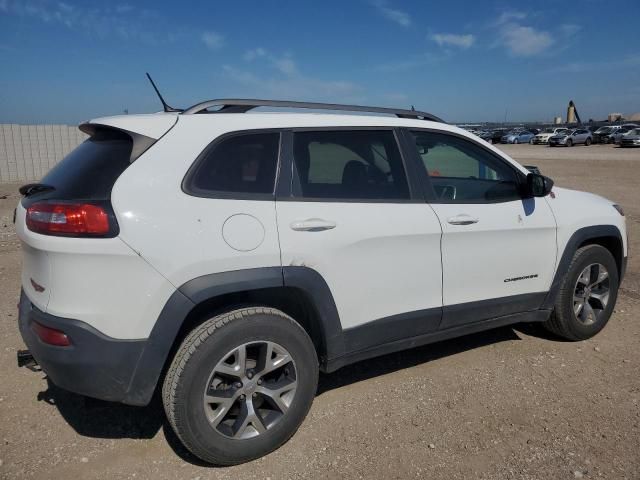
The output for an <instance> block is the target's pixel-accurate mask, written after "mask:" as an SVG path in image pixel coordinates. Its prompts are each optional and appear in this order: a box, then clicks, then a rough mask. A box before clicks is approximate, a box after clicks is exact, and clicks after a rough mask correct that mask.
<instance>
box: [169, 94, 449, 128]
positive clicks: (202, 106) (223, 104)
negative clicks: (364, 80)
mask: <svg viewBox="0 0 640 480" xmlns="http://www.w3.org/2000/svg"><path fill="white" fill-rule="evenodd" d="M211 107H220V108H219V109H217V110H214V111H208V110H207V109H208V108H211ZM257 107H278V108H308V109H312V110H336V111H343V112H368V113H386V114H390V115H395V116H396V117H399V118H416V119H421V120H431V121H433V122H441V123H445V122H444V120H442V119H441V118H438V117H436V116H435V115H432V114H430V113H427V112H420V111H418V110H403V109H397V108H382V107H365V106H362V105H342V104H338V103H314V102H294V101H289V100H258V99H248V98H223V99H217V100H207V101H206V102H201V103H198V104H196V105H193V106H192V107H189V108H187V109H185V110H184V111H183V112H182V115H191V114H194V113H245V112H248V111H249V110H252V109H254V108H257Z"/></svg>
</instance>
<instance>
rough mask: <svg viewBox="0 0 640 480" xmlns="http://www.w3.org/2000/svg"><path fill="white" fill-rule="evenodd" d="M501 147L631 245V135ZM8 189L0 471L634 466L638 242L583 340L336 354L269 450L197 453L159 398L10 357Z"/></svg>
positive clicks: (474, 470)
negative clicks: (619, 227)
mask: <svg viewBox="0 0 640 480" xmlns="http://www.w3.org/2000/svg"><path fill="white" fill-rule="evenodd" d="M504 150H506V151H507V152H508V153H509V154H511V155H512V156H513V157H514V158H516V159H518V160H519V161H520V162H521V163H523V164H533V165H538V166H539V167H540V168H541V170H542V171H543V173H545V174H547V175H549V176H551V177H552V178H554V180H555V181H556V184H557V185H559V186H566V187H569V188H575V189H579V190H588V191H592V192H595V193H599V194H601V195H604V196H606V197H608V198H610V199H612V200H615V201H617V202H618V203H620V204H621V205H623V207H624V208H625V210H626V212H627V221H628V225H629V238H630V242H631V253H632V254H633V253H634V252H637V251H638V250H639V249H640V188H639V187H638V184H640V150H624V149H619V148H614V147H611V146H600V145H597V146H591V147H574V148H555V149H552V148H546V147H542V146H531V145H509V146H504ZM15 191H16V185H0V291H1V292H2V295H1V296H0V372H2V377H1V378H2V382H0V440H1V444H0V478H43V479H49V478H83V479H93V478H96V479H98V478H154V479H164V478H167V479H174V478H185V479H189V478H191V479H205V478H220V479H227V478H228V479H231V478H243V479H253V478H260V479H265V478H271V479H279V478H402V479H404V478H412V477H425V478H426V477H429V478H443V479H458V478H460V479H463V478H480V479H482V478H487V479H488V478H491V479H502V478H510V479H519V478H522V479H528V478H544V479H563V478H567V479H572V478H598V477H600V478H608V479H618V478H629V479H632V478H636V479H637V478H640V350H639V349H638V344H639V341H640V322H639V320H640V318H639V317H640V256H636V257H631V259H630V261H629V269H628V273H627V277H626V279H625V281H624V283H623V285H622V290H621V295H620V297H619V300H618V305H617V307H616V311H615V314H614V316H613V318H612V320H611V322H610V324H609V325H608V326H607V328H605V330H604V331H603V332H601V333H600V334H599V335H598V336H597V337H596V338H594V339H592V340H590V341H586V342H580V343H568V342H562V341H558V340H557V339H553V338H550V337H548V336H547V335H545V333H544V332H542V331H541V330H540V328H538V327H536V326H527V325H518V326H516V327H514V328H501V329H497V330H493V331H490V332H485V333H482V334H476V335H471V336H467V337H464V338H460V339H456V340H451V341H447V342H444V343H439V344H435V345H430V346H426V347H422V348H417V349H414V350H410V351H406V352H402V353H398V354H393V355H387V356H385V357H381V358H378V359H375V360H372V361H368V362H363V363H359V364H356V365H353V366H350V367H346V368H344V369H342V370H340V371H338V372H336V373H334V374H331V375H324V376H322V377H321V381H320V387H319V390H318V395H317V398H316V400H315V402H314V404H313V407H312V408H311V412H310V413H309V416H308V417H307V420H306V421H305V422H304V424H303V425H302V427H301V428H300V430H299V431H298V433H297V434H296V435H295V436H294V437H293V438H292V439H291V440H290V441H289V442H288V443H287V444H286V445H284V446H283V447H282V448H280V449H279V450H278V451H276V452H275V453H273V454H271V455H269V456H267V457H265V458H262V459H260V460H257V461H255V462H251V463H248V464H245V465H241V466H238V467H232V468H209V467H206V466H203V465H201V464H200V463H199V462H198V461H197V459H195V458H193V457H192V456H190V455H189V454H188V452H186V451H185V450H184V449H183V448H181V447H180V445H179V443H178V441H177V440H176V438H175V436H174V435H173V433H172V432H171V431H170V429H169V428H168V426H167V424H166V422H165V420H164V417H163V413H162V409H161V407H160V405H159V403H158V402H157V400H156V401H155V402H154V403H153V404H152V405H151V406H149V407H146V408H135V407H127V406H122V405H114V404H109V403H105V402H100V401H96V400H88V399H84V398H82V397H79V396H76V395H73V394H70V393H66V392H64V391H61V390H59V389H57V388H56V387H55V386H53V385H51V384H49V383H48V382H47V380H46V378H45V377H44V375H42V374H38V373H32V372H30V371H28V370H26V369H18V368H16V363H15V352H16V350H17V349H19V348H24V347H23V345H22V341H21V339H20V336H19V334H18V328H17V326H16V315H17V311H16V302H17V299H18V292H19V272H20V246H19V243H18V242H17V241H16V237H15V233H14V231H13V228H12V221H11V215H12V212H13V208H14V206H15V204H16V203H17V201H18V196H17V195H16V193H15ZM5 195H7V196H8V198H4V196H5Z"/></svg>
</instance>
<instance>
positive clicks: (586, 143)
mask: <svg viewBox="0 0 640 480" xmlns="http://www.w3.org/2000/svg"><path fill="white" fill-rule="evenodd" d="M584 145H585V147H588V146H589V145H591V139H590V138H587V139H586V140H585V141H584Z"/></svg>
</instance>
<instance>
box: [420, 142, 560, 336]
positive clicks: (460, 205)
mask: <svg viewBox="0 0 640 480" xmlns="http://www.w3.org/2000/svg"><path fill="white" fill-rule="evenodd" d="M412 133H413V138H414V139H415V143H416V148H417V151H418V154H419V156H420V158H421V160H422V162H421V163H422V165H423V166H424V168H425V170H426V172H427V173H428V180H429V182H428V183H427V185H429V184H430V188H432V189H433V196H434V200H432V201H431V206H432V207H433V209H434V211H435V212H436V214H437V216H438V218H439V219H440V223H441V225H442V230H443V233H442V266H443V320H442V325H441V328H450V327H455V326H459V325H462V324H466V323H473V322H478V321H482V320H486V319H488V318H493V317H499V316H503V315H509V314H512V313H519V312H524V311H529V310H535V309H537V308H538V307H539V306H540V304H541V303H542V301H543V300H544V297H545V295H546V292H547V291H548V290H549V288H550V285H551V281H552V277H553V273H554V267H555V262H556V223H555V219H554V217H553V214H552V212H551V209H550V207H549V205H548V204H547V202H546V199H544V198H527V199H523V198H522V196H521V193H520V191H521V189H520V188H519V184H520V183H521V182H522V179H523V178H524V174H523V173H520V172H519V171H518V170H517V169H516V168H515V167H514V166H513V165H511V164H510V163H509V162H508V161H507V160H505V159H503V158H501V157H500V156H499V155H498V154H497V153H494V152H493V151H491V150H489V148H488V147H485V146H481V145H479V144H478V143H476V142H474V141H471V140H468V139H466V138H464V137H462V136H458V135H454V134H449V133H446V132H430V131H425V130H416V131H413V132H412Z"/></svg>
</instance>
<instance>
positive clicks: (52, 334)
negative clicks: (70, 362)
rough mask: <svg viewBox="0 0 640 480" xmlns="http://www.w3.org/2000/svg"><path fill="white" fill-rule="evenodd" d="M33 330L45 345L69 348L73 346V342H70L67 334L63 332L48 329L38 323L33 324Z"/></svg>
mask: <svg viewBox="0 0 640 480" xmlns="http://www.w3.org/2000/svg"><path fill="white" fill-rule="evenodd" d="M31 329H32V330H33V331H34V333H35V334H36V335H38V338H39V339H40V340H42V342H43V343H46V344H49V345H55V346H56V347H68V346H70V345H71V340H69V337H68V336H67V334H66V333H64V332H63V331H61V330H56V329H55V328H51V327H47V326H45V325H42V324H41V323H38V322H33V323H32V324H31Z"/></svg>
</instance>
